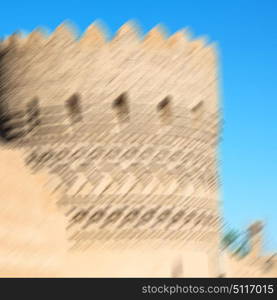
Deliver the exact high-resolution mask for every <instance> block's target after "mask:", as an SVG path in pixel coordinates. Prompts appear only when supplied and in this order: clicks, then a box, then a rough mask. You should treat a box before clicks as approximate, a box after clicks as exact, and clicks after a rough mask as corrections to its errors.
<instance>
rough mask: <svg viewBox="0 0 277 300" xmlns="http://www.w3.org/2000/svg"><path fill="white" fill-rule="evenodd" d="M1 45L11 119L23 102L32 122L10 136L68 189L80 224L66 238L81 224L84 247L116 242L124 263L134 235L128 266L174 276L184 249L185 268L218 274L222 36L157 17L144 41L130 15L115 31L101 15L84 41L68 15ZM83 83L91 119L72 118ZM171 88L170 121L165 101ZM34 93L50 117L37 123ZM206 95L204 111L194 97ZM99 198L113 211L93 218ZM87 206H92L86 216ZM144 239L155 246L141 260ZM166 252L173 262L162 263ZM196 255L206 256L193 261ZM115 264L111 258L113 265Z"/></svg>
mask: <svg viewBox="0 0 277 300" xmlns="http://www.w3.org/2000/svg"><path fill="white" fill-rule="evenodd" d="M1 47H2V51H3V52H2V53H3V55H2V56H1V62H0V65H1V74H0V76H1V79H2V81H3V82H4V83H5V88H4V89H2V90H1V91H0V95H1V99H0V100H1V101H0V102H1V110H2V112H4V114H7V115H8V114H10V116H11V119H12V120H11V121H9V120H8V121H7V123H8V124H10V123H9V122H14V123H16V122H15V119H16V117H15V116H14V115H13V113H15V112H21V113H23V116H18V119H19V121H21V122H22V124H23V125H20V126H19V125H18V123H17V125H15V127H16V126H17V128H16V129H15V130H25V131H26V134H25V135H24V136H23V137H22V138H20V139H17V140H15V141H12V142H11V143H10V144H9V145H12V146H14V147H17V148H21V149H22V151H23V158H24V161H25V164H26V165H27V166H28V168H29V170H30V171H32V172H34V173H37V172H38V171H39V170H43V171H44V172H46V173H48V174H50V176H49V180H48V182H47V186H48V187H47V188H48V190H49V191H51V192H53V193H58V194H59V197H58V198H59V199H58V200H59V201H58V206H59V208H60V210H61V211H62V212H63V213H64V214H66V215H67V224H68V225H69V224H71V226H70V228H67V238H68V239H71V243H72V242H73V238H72V236H75V237H76V234H78V232H80V233H81V234H80V235H81V236H82V238H81V243H77V244H75V246H74V245H73V247H74V248H78V249H79V251H80V249H82V250H83V249H84V248H89V249H86V250H87V251H89V252H90V253H93V256H95V257H98V254H97V253H99V251H100V250H99V249H104V250H105V251H110V249H113V250H112V251H113V253H114V254H113V257H114V258H113V259H112V261H113V263H115V262H116V263H118V264H121V265H122V258H119V257H118V258H117V254H115V253H116V251H120V249H122V245H123V248H126V249H129V250H128V251H130V252H129V253H128V256H129V257H130V260H129V262H130V268H129V267H128V268H126V269H125V268H123V269H122V272H123V273H122V274H126V276H127V274H130V276H131V273H128V272H133V271H132V270H134V268H136V267H135V265H136V264H137V265H141V266H143V267H141V269H139V270H140V271H138V272H141V273H140V274H145V276H147V274H153V276H154V274H156V275H157V276H159V274H160V276H168V275H166V274H170V268H171V266H172V265H174V262H175V260H176V256H179V255H180V253H182V256H184V258H183V259H181V260H182V261H183V262H184V276H198V275H199V276H208V274H217V273H218V271H216V269H217V264H218V262H217V260H218V256H217V254H216V253H217V249H218V248H219V240H220V238H219V228H220V217H219V203H218V200H219V199H218V185H219V182H218V175H217V142H218V129H219V128H218V125H219V124H218V121H219V112H218V106H219V105H218V86H217V58H216V52H215V49H214V46H213V45H205V44H204V43H203V40H200V39H199V40H194V41H191V40H189V39H188V37H187V35H186V34H185V33H181V32H180V33H177V34H175V35H173V36H171V37H169V38H165V37H164V36H163V35H162V34H161V33H160V32H159V30H157V29H153V30H152V31H151V32H149V34H148V35H147V36H146V38H145V39H144V40H143V41H141V40H139V37H138V36H137V33H136V30H135V29H134V28H133V27H131V26H129V25H125V26H123V27H122V28H121V29H120V30H119V32H118V33H117V35H116V37H115V38H114V39H113V40H112V41H110V42H106V41H105V40H104V37H103V34H102V33H101V31H99V29H97V27H94V26H92V27H90V28H89V29H88V30H87V32H86V33H85V35H84V37H83V38H81V40H80V41H76V40H75V37H74V36H73V35H72V33H71V32H70V31H69V29H68V28H67V27H65V26H61V27H59V28H57V30H56V31H55V33H54V34H52V35H51V36H50V37H48V38H46V37H43V36H40V35H39V34H38V33H36V32H34V33H32V34H31V35H30V36H28V37H26V38H25V39H20V38H18V37H17V36H13V37H10V38H9V39H7V40H6V41H4V42H3V43H2V45H1ZM123 92H127V101H128V106H129V120H128V122H124V123H122V122H121V121H120V120H119V119H118V118H117V114H116V112H115V111H114V109H113V108H112V105H113V102H114V100H115V99H116V98H117V97H118V96H119V95H121V94H122V93H123ZM74 93H78V94H79V95H80V100H81V103H80V104H81V113H82V121H81V122H78V123H76V124H74V125H73V124H71V119H70V118H69V116H68V111H67V110H66V107H65V103H66V101H67V100H68V99H69V98H70V97H71V96H72V95H73V94H74ZM168 96H170V97H171V98H170V99H171V100H170V114H169V115H170V119H169V122H166V124H165V122H164V115H163V116H161V115H160V113H159V112H158V111H157V106H158V105H159V103H160V102H161V101H162V100H163V99H164V98H165V97H168ZM33 97H38V100H39V107H40V115H39V120H40V124H39V125H38V126H35V127H34V128H32V125H33V123H32V122H29V121H28V122H27V121H26V120H27V119H28V114H27V110H26V108H27V106H28V103H30V101H31V100H32V99H33ZM201 102H202V103H203V106H202V110H203V111H201V110H200V113H199V110H195V107H196V106H197V105H198V104H199V103H201ZM200 108H201V106H200ZM166 120H168V119H166ZM31 128H32V130H31V131H30V129H31ZM46 153H47V155H48V156H45V155H44V154H46ZM43 155H44V156H43ZM46 157H47V159H46ZM61 195H62V196H61ZM72 209H74V211H73V212H70V211H71V210H72ZM99 210H103V211H104V213H103V216H101V218H99V220H97V221H93V222H91V223H90V224H89V226H88V228H85V229H84V225H85V224H86V222H88V221H89V220H90V218H92V217H93V215H94V214H99ZM118 210H121V211H122V212H119V213H118V214H117V215H116V212H117V211H118ZM136 210H137V214H136V213H135V211H136ZM151 210H152V212H151V214H150V211H151ZM81 213H83V214H84V218H82V220H79V221H76V214H77V215H78V214H79V216H80V214H81ZM130 215H131V216H133V218H132V220H131V221H130ZM149 215H151V217H149ZM111 220H112V221H111ZM126 220H128V222H127V221H126ZM73 244H74V243H73ZM165 245H166V246H165ZM141 246H143V248H146V250H145V253H146V254H145V258H142V259H141V260H140V259H138V258H137V259H136V260H134V261H133V257H137V253H138V251H139V250H138V249H141V248H140V247H141ZM157 249H158V250H157ZM161 249H164V250H163V251H162V250H161ZM101 251H102V250H101ZM156 251H159V253H161V254H159V256H157V252H156ZM184 253H187V254H184ZM192 253H195V254H192ZM197 253H199V254H197ZM207 253H209V254H207ZM211 253H212V254H211ZM94 254H95V255H94ZM88 255H89V254H88ZM207 255H208V256H207ZM163 256H165V257H166V259H165V261H166V263H165V264H163V265H162V266H159V267H157V265H159V264H160V263H161V260H162V259H163ZM144 259H145V261H146V266H147V267H146V269H144V265H143V261H144ZM97 261H98V260H97ZM99 261H100V262H99V264H101V261H102V259H101V260H100V258H99ZM194 261H198V262H199V263H198V265H199V266H200V265H201V268H200V267H199V268H198V267H195V269H194V267H193V266H195V264H194V263H192V262H194ZM129 262H128V264H129ZM147 262H151V263H147ZM131 263H133V264H134V265H133V267H131V265H132V264H131ZM207 265H209V267H207ZM211 266H212V267H211ZM99 268H100V266H99ZM115 268H116V267H115ZM108 269H109V264H108V265H107V264H106V262H105V264H104V265H103V272H104V273H105V272H106V271H107V270H108ZM197 270H199V272H198V271H197ZM211 270H212V271H211ZM99 272H102V271H100V269H99ZM112 272H117V271H115V270H114V269H113V268H112ZM120 272H121V271H120ZM134 272H135V271H134ZM155 272H156V273H155ZM205 274H206V275H205ZM149 276H151V275H149ZM215 276H216V275H215Z"/></svg>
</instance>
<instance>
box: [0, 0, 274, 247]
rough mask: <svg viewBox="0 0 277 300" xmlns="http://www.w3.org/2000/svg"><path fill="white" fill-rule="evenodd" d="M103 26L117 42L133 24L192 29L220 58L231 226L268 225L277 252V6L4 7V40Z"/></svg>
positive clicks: (252, 1) (248, 0)
mask: <svg viewBox="0 0 277 300" xmlns="http://www.w3.org/2000/svg"><path fill="white" fill-rule="evenodd" d="M96 19H100V20H102V21H103V22H104V24H106V26H107V27H108V29H109V31H110V33H111V34H114V33H115V31H116V30H117V29H118V28H119V27H120V26H121V25H122V24H124V23H125V22H126V21H127V20H129V19H135V20H137V21H138V22H139V24H140V26H141V29H142V31H143V33H146V32H147V31H148V30H149V29H151V28H152V27H153V26H155V25H156V24H158V23H163V24H164V25H165V26H166V27H167V30H168V32H169V33H170V34H171V33H174V32H175V31H177V30H179V29H181V28H183V27H187V26H189V27H190V28H191V30H192V32H193V34H194V36H195V37H198V36H201V35H208V36H209V38H210V40H211V41H216V42H217V43H218V46H219V50H220V65H221V67H220V68H221V83H220V84H221V94H222V103H223V110H224V121H225V125H224V131H223V141H222V143H221V145H220V151H221V152H220V157H221V161H222V163H221V177H222V183H223V186H222V199H223V202H224V205H223V208H224V215H225V218H226V221H227V223H228V224H230V226H232V227H234V228H238V229H243V228H244V227H245V226H247V224H248V223H249V222H251V221H253V220H255V219H264V220H265V221H266V223H267V226H266V229H265V230H266V250H270V251H272V250H275V251H276V250H277V234H276V230H277V174H276V173H277V120H276V119H277V74H276V70H277V1H275V0H272V1H270V0H264V1H262V0H261V1H256V0H240V1H238V0H232V1H222V0H219V1H218V0H209V1H208V0H206V1H204V0H202V1H200V0H190V1H185V0H179V1H177V0H171V1H164V0H160V1H153V0H152V1H144V0H140V1H134V0H129V1H120V0H117V1H105V0H102V1H93V0H91V1H82V0H77V1H70V0H66V1H63V0H62V1H49V0H48V1H28V0H26V1H1V4H0V37H4V35H8V34H11V33H13V32H14V31H16V30H17V29H23V30H26V31H31V30H33V29H34V28H35V27H37V26H39V25H42V26H46V27H48V28H49V30H50V31H52V30H54V29H55V27H56V26H57V25H59V24H60V23H61V22H63V21H64V20H71V21H72V22H73V23H74V24H75V25H76V26H77V28H78V29H79V30H80V32H82V31H84V30H85V28H86V27H87V26H88V25H89V24H90V23H92V22H93V21H95V20H96Z"/></svg>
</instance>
